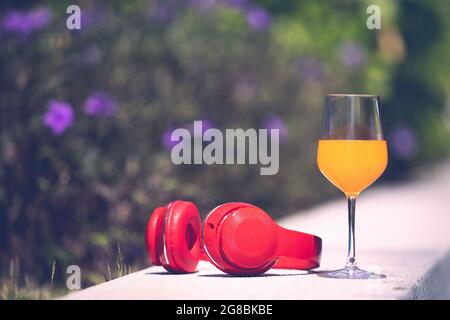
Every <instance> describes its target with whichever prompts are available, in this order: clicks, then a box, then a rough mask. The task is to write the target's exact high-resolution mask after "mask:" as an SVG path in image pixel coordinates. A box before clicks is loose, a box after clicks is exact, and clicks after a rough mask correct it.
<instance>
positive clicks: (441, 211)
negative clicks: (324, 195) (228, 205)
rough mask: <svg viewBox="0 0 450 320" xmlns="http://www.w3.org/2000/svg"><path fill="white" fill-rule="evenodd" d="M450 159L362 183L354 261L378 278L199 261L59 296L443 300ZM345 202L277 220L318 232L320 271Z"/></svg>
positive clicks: (334, 263) (342, 221) (329, 265)
mask: <svg viewBox="0 0 450 320" xmlns="http://www.w3.org/2000/svg"><path fill="white" fill-rule="evenodd" d="M448 190H450V165H449V164H445V165H443V166H440V167H438V168H436V169H435V170H434V171H433V172H430V171H428V172H427V173H426V176H423V177H421V178H420V179H418V180H416V181H415V182H411V183H408V184H404V185H398V186H382V187H379V188H373V189H372V190H371V189H369V190H367V191H366V192H365V193H363V194H362V195H361V197H360V198H359V199H358V202H357V215H356V217H357V222H356V227H357V230H356V231H357V252H358V256H357V258H358V263H359V265H360V266H361V267H363V268H366V269H371V270H373V271H376V272H378V273H383V274H385V275H386V276H387V278H386V279H381V280H335V279H327V278H321V277H318V276H317V274H316V273H315V272H312V273H308V272H303V271H296V270H270V271H269V272H268V273H266V274H264V275H262V276H259V277H246V278H240V277H231V276H228V275H226V274H224V273H222V272H220V271H219V270H217V269H215V268H214V267H213V266H212V265H210V264H208V263H205V262H201V263H200V265H199V268H198V269H199V271H198V272H197V273H194V274H189V275H172V274H168V273H167V272H166V271H165V270H164V269H163V268H160V267H150V268H148V269H145V270H141V271H139V272H136V273H133V274H130V275H128V276H125V277H122V278H120V279H116V280H113V281H110V282H107V283H104V284H101V285H98V286H94V287H91V288H87V289H84V290H81V291H78V292H74V293H72V294H70V295H68V296H66V297H64V298H65V299H403V298H408V299H424V298H450V275H449V274H448V270H450V268H449V267H450V254H449V253H448V252H449V249H450V232H449V227H450V195H449V194H448ZM346 222H347V220H346V203H345V200H344V199H336V200H335V201H331V202H329V203H326V204H324V205H321V206H318V207H315V208H312V209H309V210H307V211H305V212H300V213H298V214H295V215H292V216H289V217H287V218H286V219H283V220H282V221H280V223H281V224H282V225H284V226H286V227H289V228H293V229H297V230H302V231H305V232H312V233H315V234H318V235H320V236H322V238H323V240H324V251H323V258H322V266H321V268H320V269H319V270H317V271H320V270H332V269H336V268H340V267H342V266H343V264H344V262H345V255H346V241H347V238H346V232H347V230H346V229H347V225H346Z"/></svg>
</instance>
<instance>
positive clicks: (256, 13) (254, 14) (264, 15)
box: [246, 7, 272, 31]
mask: <svg viewBox="0 0 450 320" xmlns="http://www.w3.org/2000/svg"><path fill="white" fill-rule="evenodd" d="M246 20H247V23H248V25H249V26H250V27H251V28H253V29H254V30H256V31H264V30H266V29H267V28H268V27H269V26H270V24H271V23H272V18H271V16H270V14H269V12H267V11H266V10H265V9H263V8H261V7H253V8H249V9H248V10H247V13H246Z"/></svg>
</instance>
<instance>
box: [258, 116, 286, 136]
mask: <svg viewBox="0 0 450 320" xmlns="http://www.w3.org/2000/svg"><path fill="white" fill-rule="evenodd" d="M264 128H265V129H267V130H268V131H269V134H270V130H272V129H278V130H279V131H278V132H279V135H280V142H284V141H286V139H287V136H288V129H287V127H286V124H285V123H284V121H283V119H281V118H280V117H278V116H275V115H272V116H270V117H268V118H266V120H265V121H264Z"/></svg>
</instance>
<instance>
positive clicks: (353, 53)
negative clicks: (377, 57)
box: [340, 41, 366, 68]
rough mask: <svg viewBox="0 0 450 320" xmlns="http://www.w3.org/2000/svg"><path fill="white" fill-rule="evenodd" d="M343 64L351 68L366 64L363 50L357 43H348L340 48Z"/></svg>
mask: <svg viewBox="0 0 450 320" xmlns="http://www.w3.org/2000/svg"><path fill="white" fill-rule="evenodd" d="M340 59H341V62H342V63H343V64H344V65H345V66H347V67H350V68H358V67H360V66H361V65H363V64H364V63H365V62H366V54H365V52H364V50H363V48H362V47H361V46H360V45H359V44H358V43H356V42H351V41H349V42H346V43H344V45H342V47H341V48H340Z"/></svg>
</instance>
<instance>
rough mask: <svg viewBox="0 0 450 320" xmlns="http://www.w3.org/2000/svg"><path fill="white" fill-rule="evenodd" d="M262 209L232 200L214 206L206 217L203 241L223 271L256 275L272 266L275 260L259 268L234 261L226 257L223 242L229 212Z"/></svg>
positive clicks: (212, 260) (209, 254)
mask: <svg viewBox="0 0 450 320" xmlns="http://www.w3.org/2000/svg"><path fill="white" fill-rule="evenodd" d="M246 208H247V209H254V210H256V209H257V210H260V209H258V208H257V207H255V206H253V205H251V204H248V203H243V202H231V203H226V204H223V205H220V206H218V207H216V208H214V209H213V210H212V211H211V212H210V213H209V214H208V216H207V217H206V219H205V222H204V224H203V231H202V233H203V241H204V244H203V245H204V248H205V251H206V253H207V255H208V256H209V258H210V260H211V262H212V263H213V264H214V265H215V266H216V267H217V268H218V269H220V270H222V271H223V272H226V273H228V274H232V275H242V276H245V275H247V276H248V275H256V274H261V273H264V272H265V271H267V270H268V269H270V268H271V267H272V265H273V264H274V263H275V261H268V262H267V263H265V264H263V265H261V266H259V267H258V268H247V267H245V266H241V265H239V264H236V263H233V261H231V260H230V259H228V258H227V257H226V255H225V254H224V251H223V247H222V243H221V239H220V237H221V229H222V222H223V221H224V220H225V219H224V218H225V217H226V216H227V215H228V214H232V213H234V212H238V211H239V210H241V209H246Z"/></svg>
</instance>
